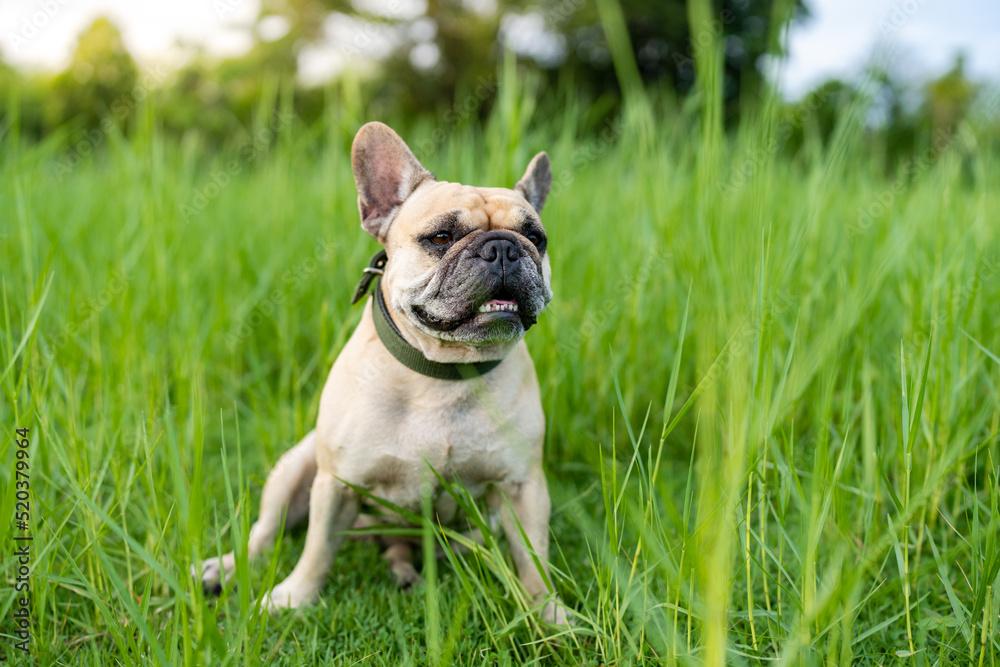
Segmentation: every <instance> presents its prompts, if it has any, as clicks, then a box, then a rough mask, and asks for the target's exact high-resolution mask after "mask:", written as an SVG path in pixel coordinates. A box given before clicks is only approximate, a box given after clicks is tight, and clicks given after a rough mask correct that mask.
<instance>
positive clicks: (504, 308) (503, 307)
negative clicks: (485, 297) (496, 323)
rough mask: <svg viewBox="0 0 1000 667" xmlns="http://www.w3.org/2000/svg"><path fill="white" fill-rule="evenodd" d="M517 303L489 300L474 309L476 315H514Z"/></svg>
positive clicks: (511, 300) (509, 300)
mask: <svg viewBox="0 0 1000 667" xmlns="http://www.w3.org/2000/svg"><path fill="white" fill-rule="evenodd" d="M517 310H518V309H517V301H514V300H513V299H490V300H489V301H487V302H486V303H484V304H483V305H481V306H479V308H477V309H476V312H477V313H516V312H517Z"/></svg>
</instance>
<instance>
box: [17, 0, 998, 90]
mask: <svg viewBox="0 0 1000 667" xmlns="http://www.w3.org/2000/svg"><path fill="white" fill-rule="evenodd" d="M356 1H359V2H364V3H365V4H366V5H367V4H370V3H372V2H377V0H356ZM477 1H479V2H482V0H477ZM805 3H806V5H807V6H808V7H809V9H810V11H811V14H812V17H811V18H810V19H808V20H807V21H804V22H802V23H799V24H796V25H793V27H792V29H791V31H790V33H789V39H788V44H789V57H788V59H787V61H786V62H784V64H783V65H782V67H781V69H780V71H779V74H778V78H779V81H780V84H781V87H782V90H783V91H784V94H785V96H786V97H788V98H790V99H797V98H799V97H801V96H802V95H803V94H804V93H805V92H807V91H808V90H810V89H812V88H813V87H815V86H816V85H817V84H819V83H821V82H822V81H824V80H826V79H828V78H831V77H840V78H847V79H852V78H853V79H856V78H857V76H858V75H859V73H860V72H861V70H862V69H863V68H864V65H865V63H866V62H867V61H868V59H869V58H870V56H871V55H872V53H873V52H874V51H875V50H876V48H877V47H878V46H879V45H882V46H883V47H885V46H888V47H889V48H890V49H891V53H892V57H893V62H894V63H895V70H896V72H897V73H899V74H901V75H903V76H904V77H907V78H912V79H914V80H920V79H921V78H926V77H928V76H934V75H937V74H941V73H943V72H945V71H947V70H948V69H949V68H950V66H951V64H952V63H953V62H954V58H955V55H956V54H957V53H958V52H960V51H961V52H964V53H965V55H966V66H967V71H968V72H969V73H970V74H971V76H972V77H973V78H976V79H981V80H988V81H993V82H998V81H1000V2H998V0H805ZM258 9H259V3H258V0H160V1H153V0H2V2H0V53H2V56H3V59H4V60H5V61H6V62H9V63H12V64H14V65H17V66H19V67H22V68H29V69H48V70H58V69H62V68H63V67H65V65H66V63H67V62H68V61H69V58H70V55H71V54H72V52H73V48H74V46H75V42H76V36H77V35H78V34H79V33H80V32H81V31H82V30H83V29H84V28H85V27H86V26H87V25H88V24H89V23H90V22H91V21H93V20H94V19H95V18H96V17H98V16H101V15H106V16H109V17H110V18H111V19H112V20H113V21H114V22H115V24H117V25H118V27H119V28H120V29H121V30H122V34H123V38H124V40H125V44H126V46H127V48H128V49H129V51H130V52H131V53H132V55H133V56H135V57H136V59H137V60H138V61H139V62H140V63H142V64H147V65H152V64H162V63H167V64H173V65H177V64H180V63H182V62H183V61H184V59H185V58H186V57H187V54H189V53H190V51H191V47H193V46H201V47H202V48H204V49H205V50H206V51H207V52H208V53H209V54H211V55H216V56H229V55H238V54H240V53H242V52H244V51H245V50H246V49H248V48H249V47H250V45H251V38H250V33H249V27H250V26H251V25H252V23H253V20H254V18H255V17H256V15H257V12H258ZM269 28H270V29H271V32H273V34H274V35H275V36H280V34H281V32H282V29H283V28H282V26H281V25H271V26H269ZM431 29H432V30H433V26H431ZM326 32H327V34H329V35H330V36H331V38H336V36H337V35H338V28H337V26H336V25H331V26H329V28H328V30H327V31H326ZM429 48H430V47H429ZM423 55H424V56H425V57H429V58H433V57H435V56H434V54H433V53H431V52H426V53H424V54H423ZM341 66H343V53H342V51H340V50H338V49H337V48H335V47H333V45H332V44H331V45H327V47H326V48H324V47H323V45H319V46H318V47H314V48H312V49H310V50H309V51H308V52H307V53H306V54H305V55H304V60H303V61H302V62H300V69H301V70H302V71H303V73H304V76H305V77H306V78H307V79H308V80H309V81H308V82H310V83H317V82H319V81H320V80H322V79H323V78H324V77H327V76H330V75H332V74H334V73H335V72H336V71H337V69H338V67H341Z"/></svg>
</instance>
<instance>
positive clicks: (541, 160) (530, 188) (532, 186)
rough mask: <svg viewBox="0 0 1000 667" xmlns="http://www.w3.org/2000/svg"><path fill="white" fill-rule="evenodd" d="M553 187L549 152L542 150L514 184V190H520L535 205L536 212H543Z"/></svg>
mask: <svg viewBox="0 0 1000 667" xmlns="http://www.w3.org/2000/svg"><path fill="white" fill-rule="evenodd" d="M551 187H552V167H551V166H549V156H548V154H547V153H546V152H545V151H542V152H541V153H539V154H538V155H536V156H535V157H534V158H532V160H531V162H530V163H529V164H528V168H527V169H526V170H525V172H524V176H522V177H521V180H519V181H518V182H517V185H515V186H514V192H519V193H520V194H521V196H522V197H524V198H525V199H527V200H528V203H529V204H531V205H532V207H534V209H535V211H536V212H538V213H541V212H542V206H544V205H545V198H546V197H548V196H549V189H550V188H551Z"/></svg>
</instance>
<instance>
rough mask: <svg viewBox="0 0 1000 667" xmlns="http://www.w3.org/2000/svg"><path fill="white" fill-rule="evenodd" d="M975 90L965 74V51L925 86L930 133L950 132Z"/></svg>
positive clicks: (963, 112)
mask: <svg viewBox="0 0 1000 667" xmlns="http://www.w3.org/2000/svg"><path fill="white" fill-rule="evenodd" d="M976 93H977V87H976V86H975V84H973V83H972V82H971V81H969V79H968V78H966V76H965V54H963V53H959V54H958V55H957V56H956V57H955V64H954V65H953V66H952V68H951V70H949V71H948V73H946V74H945V75H944V76H942V77H940V78H938V79H935V80H934V81H931V82H930V83H929V84H927V87H926V89H925V98H924V99H925V102H924V104H925V107H926V114H927V116H929V118H930V121H931V123H932V125H933V130H934V132H947V133H948V134H951V133H952V132H954V130H955V127H956V126H957V125H958V123H959V121H961V120H962V119H963V118H964V117H965V115H966V113H967V112H968V110H969V107H970V106H971V105H972V102H973V100H974V99H975V97H976Z"/></svg>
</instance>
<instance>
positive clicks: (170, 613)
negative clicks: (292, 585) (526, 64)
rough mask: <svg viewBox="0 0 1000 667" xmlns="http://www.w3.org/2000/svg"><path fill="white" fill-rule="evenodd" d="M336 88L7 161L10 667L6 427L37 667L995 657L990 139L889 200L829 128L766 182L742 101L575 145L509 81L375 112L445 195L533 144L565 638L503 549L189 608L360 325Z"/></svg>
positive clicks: (997, 289) (866, 164) (348, 556)
mask: <svg viewBox="0 0 1000 667" xmlns="http://www.w3.org/2000/svg"><path fill="white" fill-rule="evenodd" d="M348 92H349V91H346V90H345V91H341V97H338V98H336V99H334V100H333V101H334V102H335V104H332V105H331V108H332V109H336V111H331V112H330V115H329V117H328V118H327V119H326V120H325V122H324V123H322V124H321V125H320V126H317V127H313V128H307V127H303V126H302V124H301V123H300V122H299V121H298V120H297V119H295V118H294V116H293V115H291V114H290V113H287V112H284V111H282V109H283V108H284V107H283V106H282V104H281V102H280V101H278V102H277V103H274V104H272V101H271V100H263V101H262V104H261V111H260V113H259V114H258V121H257V123H256V125H255V126H254V127H253V128H250V130H249V131H248V134H247V135H246V136H245V137H238V138H234V141H233V143H232V145H230V146H227V147H225V148H224V149H223V150H221V151H216V152H212V151H209V150H207V149H205V148H204V147H202V146H201V145H199V143H198V142H197V141H192V140H190V138H188V139H182V140H179V141H178V140H168V139H165V138H164V137H162V136H161V135H160V134H159V133H158V132H157V131H156V129H155V128H156V112H155V109H153V108H149V107H142V108H141V109H139V110H138V111H137V118H136V119H135V120H136V121H137V126H138V127H137V128H136V130H135V132H134V133H133V134H132V135H131V136H129V137H128V138H123V137H121V136H119V135H117V134H106V135H105V134H102V135H100V136H99V137H96V138H95V137H91V138H90V139H85V141H90V142H91V144H93V145H95V146H96V149H95V150H94V151H93V153H94V155H90V153H91V151H90V150H87V149H86V144H74V145H73V147H72V148H70V149H67V148H65V142H64V141H63V140H62V138H54V139H53V140H51V141H49V142H46V143H43V144H40V145H29V144H28V143H27V142H24V141H22V140H20V139H19V138H18V137H17V136H16V133H13V132H8V133H7V134H6V135H5V136H4V138H3V139H2V145H0V225H2V227H0V264H2V267H3V268H2V271H3V273H2V276H3V277H2V286H0V289H2V317H3V335H2V337H0V348H2V353H0V372H2V379H0V387H2V392H3V400H2V402H0V424H2V425H3V437H2V438H0V460H2V461H3V465H2V467H0V480H3V481H2V493H0V505H2V512H0V534H2V539H3V543H4V545H5V548H4V554H3V558H4V579H5V582H6V583H5V585H4V587H3V588H2V590H0V617H2V619H3V620H2V625H0V627H2V633H0V634H2V636H0V644H2V645H0V651H3V652H4V653H5V654H7V655H8V656H9V659H10V660H12V661H13V662H14V663H15V664H28V662H29V661H28V660H27V659H25V658H24V656H23V655H21V654H20V653H18V652H16V651H14V650H13V645H14V643H15V642H16V641H17V639H16V637H15V636H14V631H15V629H16V628H15V626H14V623H13V616H12V615H13V613H14V612H15V611H16V610H17V609H18V606H19V603H18V597H19V594H17V593H15V590H14V587H13V583H14V580H15V577H16V572H17V567H18V564H17V562H16V559H15V557H14V556H13V554H14V546H11V545H15V546H17V545H20V544H21V543H15V542H14V541H12V538H13V536H14V535H21V534H22V533H21V531H18V530H17V529H16V525H15V524H14V523H13V521H12V520H11V519H10V517H13V515H14V511H15V506H14V503H15V484H14V481H15V479H14V475H15V461H16V459H15V456H16V451H17V450H18V449H19V447H18V446H17V443H16V441H15V429H16V428H21V427H23V428H27V429H30V445H29V446H28V447H27V450H26V451H28V457H29V458H28V459H27V460H28V461H29V463H30V488H31V490H30V498H31V504H30V533H31V534H32V535H33V536H34V541H33V542H32V543H31V565H30V568H31V570H30V571H31V586H32V591H31V592H32V598H31V603H30V614H31V617H32V640H31V651H32V653H33V655H34V660H35V662H36V664H39V665H101V666H103V665H111V664H124V665H132V664H187V665H195V664H205V665H249V664H275V665H299V664H307V665H314V664H315V665H327V664H330V665H332V664H337V665H351V664H372V665H392V666H395V665H423V664H431V665H438V664H452V663H453V664H462V665H516V664H546V665H549V664H551V665H657V664H667V665H673V664H682V665H701V664H704V665H721V664H724V663H727V662H730V663H733V664H771V663H774V662H777V663H778V664H793V665H833V664H836V665H849V664H871V665H889V664H906V665H924V664H928V665H931V664H938V665H946V664H975V665H980V666H982V665H989V666H990V667H994V665H996V664H997V659H998V657H1000V639H998V637H1000V633H998V632H997V628H998V627H1000V618H998V612H1000V590H998V569H1000V549H998V545H997V535H998V522H1000V514H998V512H1000V507H998V505H1000V492H998V490H997V476H998V472H1000V458H998V454H1000V443H998V438H997V433H998V430H1000V359H998V356H1000V327H998V326H997V325H998V312H1000V226H998V224H997V221H998V220H1000V199H998V193H1000V169H998V164H1000V163H998V161H997V147H998V144H997V138H996V136H994V135H993V134H991V133H989V132H987V131H984V130H982V129H981V128H979V126H977V125H976V123H975V121H974V120H973V121H970V122H969V123H967V124H965V125H963V129H962V131H961V132H960V133H958V134H956V135H955V136H954V137H944V138H942V139H941V140H940V141H937V142H936V143H931V144H929V145H928V146H927V147H926V150H925V152H923V153H922V154H921V158H920V159H919V160H917V161H915V162H913V163H910V164H908V165H903V166H902V167H901V168H900V169H899V170H898V171H897V172H896V173H894V174H891V175H888V176H887V175H884V174H882V173H881V171H880V169H879V167H878V164H879V159H878V156H877V155H876V154H875V151H873V150H872V149H871V146H870V142H869V140H868V138H867V136H866V134H865V132H864V129H863V122H862V119H863V114H862V113H861V110H859V109H848V110H846V111H845V113H844V115H843V118H842V119H841V124H840V126H839V129H838V131H837V134H836V135H835V137H834V140H833V142H832V143H831V145H829V146H827V147H825V148H824V147H822V146H819V145H814V144H813V143H808V144H807V146H806V148H805V150H804V151H803V153H802V156H801V157H799V158H797V159H796V160H791V159H789V158H785V157H782V154H781V152H780V151H779V150H777V148H778V146H779V144H780V139H781V138H782V137H783V136H784V133H785V131H787V130H788V127H787V122H788V121H786V125H785V126H783V124H782V122H781V121H779V120H778V119H777V116H776V114H774V113H769V112H768V111H767V107H765V110H764V111H763V112H762V113H761V115H760V117H759V118H757V119H756V120H748V121H747V122H745V124H744V125H743V126H742V128H741V130H740V131H739V132H737V133H736V134H735V135H734V136H732V137H729V138H721V137H720V136H719V135H718V134H717V132H715V131H714V130H713V129H712V128H713V127H715V125H714V124H713V123H712V121H711V117H710V116H711V114H710V113H709V114H706V115H704V116H699V115H698V114H697V113H682V112H675V113H668V112H663V111H660V110H659V106H658V105H657V104H655V103H652V102H650V103H648V104H647V102H646V101H644V100H642V99H638V98H636V99H633V100H632V103H631V105H630V106H629V107H628V110H627V112H626V113H625V114H624V115H623V117H622V119H621V120H620V121H619V122H616V123H613V124H610V125H608V126H607V127H606V128H605V129H604V130H603V132H602V133H601V135H600V136H598V137H597V138H594V137H593V136H579V134H578V131H577V128H578V127H579V126H580V123H581V118H582V116H583V113H584V111H585V109H583V108H582V107H576V106H573V105H572V104H570V105H568V106H567V108H566V109H565V111H564V113H563V114H562V115H561V116H559V117H554V118H553V117H543V116H542V115H541V114H539V113H537V112H535V111H534V109H533V106H532V102H531V100H532V97H531V95H530V94H525V93H524V91H521V90H518V89H517V88H515V87H513V86H510V85H506V83H505V85H504V86H502V87H501V93H500V100H499V103H498V104H497V107H496V110H495V112H494V113H493V115H492V116H491V118H490V120H489V122H488V123H485V124H483V125H481V126H467V125H465V124H459V125H450V124H448V123H447V122H446V121H445V120H443V119H442V120H441V121H440V122H439V123H438V124H437V125H432V124H428V123H423V124H420V123H417V124H406V123H404V124H402V125H397V128H398V129H399V130H400V132H401V134H403V136H404V138H406V139H407V140H408V141H409V142H410V144H411V146H413V147H414V149H415V152H417V154H418V157H419V158H420V159H421V160H422V161H423V163H424V164H425V165H426V166H427V167H428V168H429V169H431V170H432V171H434V172H435V173H436V174H437V175H438V177H439V178H442V179H446V180H460V181H463V182H468V183H475V184H483V185H506V186H510V185H512V184H513V182H514V180H516V178H517V176H518V175H520V173H521V172H522V171H523V169H524V167H525V165H526V164H527V161H528V159H529V158H530V156H531V155H533V154H534V152H535V151H538V150H543V149H544V150H548V151H549V153H550V155H551V157H552V161H553V170H554V174H555V180H556V185H555V187H554V189H553V193H552V195H551V196H550V198H549V203H548V204H547V206H546V209H545V212H544V215H543V221H544V223H545V225H546V227H547V230H548V233H549V239H550V246H549V247H550V252H551V256H552V267H553V276H552V284H553V289H554V292H555V295H556V296H555V299H554V301H553V302H552V305H551V307H550V309H549V310H548V311H547V312H546V313H545V314H544V315H543V316H542V318H541V319H540V321H539V324H538V326H537V327H535V328H533V329H532V330H531V332H530V333H529V334H528V343H529V348H530V349H531V351H532V355H533V357H534V360H535V363H536V366H537V369H538V373H539V377H540V381H541V385H542V393H543V400H544V407H545V411H546V415H547V419H548V435H547V442H546V467H547V472H548V476H549V480H550V485H551V490H552V495H553V519H552V527H551V529H552V536H553V540H554V549H553V554H554V555H553V560H554V562H553V566H554V570H555V585H556V589H557V590H558V592H559V593H560V594H561V596H562V597H563V599H564V600H565V601H566V602H567V604H568V605H569V606H570V607H571V608H572V609H573V610H574V612H575V619H576V624H575V626H574V627H573V628H572V629H571V630H568V631H567V630H559V629H552V628H546V627H543V626H541V625H540V624H539V623H537V622H536V621H535V619H534V617H533V616H531V615H530V614H529V613H526V612H527V611H528V607H527V605H526V604H525V602H524V600H523V597H522V596H521V593H520V591H519V590H518V588H517V584H516V578H515V577H514V575H513V573H512V566H511V564H510V562H509V557H508V556H507V552H506V549H505V548H504V546H503V540H502V539H498V542H490V543H489V545H488V546H487V547H484V548H483V549H481V550H480V551H479V552H477V553H474V554H471V555H464V556H454V557H451V558H448V559H446V560H442V561H440V562H437V563H434V562H428V561H425V562H424V565H423V567H424V576H425V579H426V583H425V584H423V585H421V586H419V587H417V588H416V589H414V590H410V591H405V592H402V591H398V590H396V589H395V588H394V586H393V584H392V581H391V577H390V575H389V573H388V571H387V569H386V567H385V565H384V563H383V562H382V561H381V560H380V558H379V551H378V549H377V548H376V547H375V546H374V545H372V544H369V543H366V542H363V541H355V542H350V543H349V544H348V545H347V546H346V547H345V548H344V550H343V551H342V552H341V555H340V556H339V557H338V559H337V561H336V564H335V566H334V571H333V573H332V574H331V576H330V579H329V583H328V585H327V587H326V588H325V590H324V591H323V600H322V603H321V604H319V605H318V606H315V607H313V608H310V609H308V610H305V611H303V612H302V613H300V614H298V615H292V614H284V615H281V616H276V617H271V618H267V617H259V616H258V613H257V609H256V607H255V604H254V600H255V599H256V598H257V596H258V595H259V594H260V593H261V592H262V591H264V590H266V588H267V586H268V585H269V582H273V581H274V580H275V579H279V580H280V578H283V577H284V575H286V574H287V573H288V572H289V571H290V570H291V567H292V566H293V565H294V562H295V560H296V558H297V556H298V554H299V553H300V552H301V548H302V544H303V541H304V533H303V532H301V531H297V532H294V533H293V534H292V535H291V536H290V537H288V538H287V539H286V540H284V542H283V543H282V545H281V546H280V548H279V549H278V550H276V551H275V552H274V555H273V557H272V558H271V559H270V560H269V561H268V562H264V563H260V564H255V565H254V566H252V567H249V568H247V567H246V564H245V562H242V563H241V567H240V570H239V573H238V577H237V579H238V583H237V585H236V586H235V587H233V588H229V589H227V590H225V591H224V592H223V594H222V595H221V596H220V597H218V598H213V597H206V596H203V594H202V592H201V591H200V589H199V587H198V586H196V585H195V584H194V583H193V582H192V581H191V580H190V578H189V576H188V568H189V566H190V564H191V563H192V562H194V561H195V560H196V559H198V558H200V557H202V556H203V555H206V554H211V553H215V552H216V551H220V550H221V551H226V550H228V549H229V548H230V545H231V544H233V543H234V542H235V543H236V544H237V545H239V544H241V543H242V544H244V545H245V540H246V535H247V529H248V525H249V522H250V521H251V520H252V519H253V517H254V515H255V513H256V504H257V501H258V498H259V493H260V490H261V486H262V484H263V481H264V478H265V476H266V475H267V473H268V471H269V470H270V468H271V466H272V465H273V464H274V462H275V460H276V459H277V458H278V456H280V454H281V453H282V452H283V451H284V450H285V449H286V448H287V447H288V446H289V445H291V444H292V443H294V442H295V441H297V439H298V438H300V437H301V436H302V435H303V434H304V433H306V432H307V431H309V430H310V429H311V428H312V427H313V424H314V421H315V418H316V411H317V406H318V402H319V391H320V389H321V387H322V385H323V382H324V379H325V377H326V373H327V372H328V370H329V368H330V365H331V363H332V362H333V360H334V358H335V357H336V355H337V353H338V351H339V349H340V347H341V346H342V345H343V343H344V341H345V340H346V337H347V336H348V335H349V333H350V331H351V330H352V328H353V326H354V325H355V324H356V322H357V321H358V319H359V317H360V308H351V307H350V305H349V300H350V296H351V292H352V290H353V287H354V284H355V282H356V281H357V279H358V277H359V276H360V270H361V268H362V267H363V266H364V265H365V263H366V261H367V259H368V258H369V256H370V255H371V254H372V252H373V251H374V250H375V247H376V246H375V243H374V241H372V240H371V239H370V238H369V237H368V236H367V235H365V234H363V233H362V232H361V230H360V228H359V221H358V213H357V208H356V193H355V190H354V184H353V178H352V174H351V171H350V163H349V157H348V151H349V146H350V140H351V138H352V136H353V133H354V132H355V131H356V130H357V128H358V127H359V126H360V124H361V123H362V122H363V121H365V120H373V119H374V118H370V117H367V116H366V112H365V109H364V108H363V107H362V106H360V105H359V104H358V103H357V101H356V99H354V98H353V97H351V96H350V95H349V94H348ZM651 109H657V111H655V112H653V111H651ZM653 119H655V122H654V120H653ZM383 120H387V121H388V122H390V123H392V119H383ZM791 122H795V123H799V122H801V123H803V124H804V125H806V126H808V119H807V118H806V119H799V120H795V121H791ZM438 130H443V131H444V134H446V135H447V138H446V139H445V140H443V141H436V140H435V139H434V138H433V137H435V136H440V134H441V133H440V132H437V131H438ZM424 530H425V534H426V535H427V536H428V537H429V538H430V539H435V538H436V539H444V537H445V533H442V532H441V531H440V530H438V529H437V528H435V527H433V526H430V525H427V526H425V527H424ZM8 547H9V548H8Z"/></svg>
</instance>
